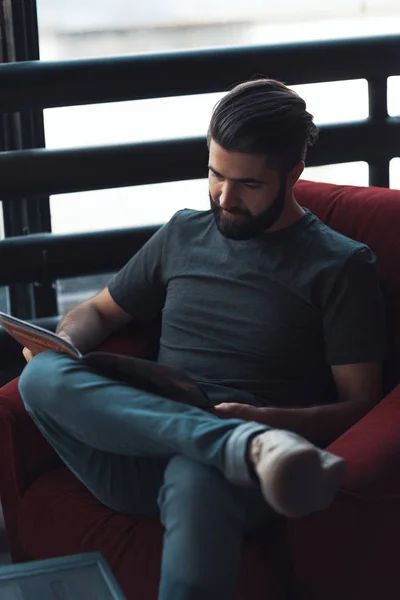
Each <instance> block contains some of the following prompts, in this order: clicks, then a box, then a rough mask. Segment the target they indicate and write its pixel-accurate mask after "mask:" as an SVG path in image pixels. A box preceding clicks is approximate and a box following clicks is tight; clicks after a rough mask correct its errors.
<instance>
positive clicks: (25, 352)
mask: <svg viewBox="0 0 400 600" xmlns="http://www.w3.org/2000/svg"><path fill="white" fill-rule="evenodd" d="M22 354H23V355H24V358H25V360H26V362H27V363H28V362H29V361H30V360H32V358H33V354H32V352H31V351H30V350H29V348H24V349H23V350H22Z"/></svg>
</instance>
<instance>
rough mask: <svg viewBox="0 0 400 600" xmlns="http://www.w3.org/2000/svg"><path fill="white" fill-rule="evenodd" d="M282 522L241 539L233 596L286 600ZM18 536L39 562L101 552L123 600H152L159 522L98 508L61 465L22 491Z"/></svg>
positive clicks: (156, 577) (160, 533)
mask: <svg viewBox="0 0 400 600" xmlns="http://www.w3.org/2000/svg"><path fill="white" fill-rule="evenodd" d="M286 527H287V526H286V522H285V521H284V520H282V521H277V522H276V524H275V526H274V527H272V528H271V527H270V528H269V529H268V532H267V533H265V532H262V531H261V532H259V533H257V535H256V536H253V537H251V538H249V539H248V540H247V541H246V544H245V548H244V552H243V559H242V564H241V568H240V570H239V580H238V586H237V598H238V599H239V598H240V599H243V600H244V599H245V598H252V600H265V598H266V597H267V598H269V599H271V600H280V599H282V600H283V599H284V598H286V591H285V588H286V586H287V585H288V581H289V577H288V568H289V567H288V559H287V556H288V552H287V547H286V543H285V539H286ZM18 529H19V537H20V539H21V541H22V544H23V546H24V550H25V552H26V554H27V556H29V557H31V558H33V559H35V560H36V559H42V558H49V557H56V556H63V555H64V556H65V555H68V554H76V553H80V552H91V551H100V552H101V553H102V554H103V556H104V557H105V558H106V559H107V561H108V562H109V564H110V566H111V569H112V571H113V573H114V574H115V576H116V578H117V579H118V581H119V583H120V585H121V587H122V589H123V591H124V593H125V594H126V596H127V598H132V599H133V598H140V600H156V598H157V590H158V583H159V577H160V564H161V549H162V539H163V528H162V525H161V523H160V521H159V519H158V518H155V517H154V518H152V517H133V516H129V515H123V514H120V513H117V512H114V511H113V510H111V509H109V508H107V507H106V506H104V505H102V504H101V503H100V502H99V501H98V500H97V499H96V498H95V497H94V496H93V495H92V494H91V493H90V492H89V491H87V490H86V488H85V487H84V486H83V484H82V483H81V482H80V481H78V480H77V479H76V478H75V476H74V475H73V474H72V473H71V472H70V471H69V470H68V469H67V468H65V467H58V468H55V469H53V470H51V471H49V472H47V473H45V474H44V475H41V476H40V477H39V478H38V479H37V480H36V481H35V482H34V483H33V484H32V485H31V486H30V488H29V489H28V490H27V492H26V493H25V495H24V497H23V500H22V504H21V510H20V514H19V523H18Z"/></svg>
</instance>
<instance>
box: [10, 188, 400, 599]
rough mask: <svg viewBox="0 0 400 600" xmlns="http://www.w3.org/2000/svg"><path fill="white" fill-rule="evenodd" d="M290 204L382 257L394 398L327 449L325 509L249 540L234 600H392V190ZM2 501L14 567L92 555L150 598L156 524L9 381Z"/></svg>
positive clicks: (133, 592) (399, 241)
mask: <svg viewBox="0 0 400 600" xmlns="http://www.w3.org/2000/svg"><path fill="white" fill-rule="evenodd" d="M297 198H298V200H299V202H300V203H301V204H302V205H303V206H307V207H308V208H310V209H311V210H312V211H313V212H314V213H315V214H316V215H317V216H319V217H320V218H321V219H322V220H324V221H325V222H326V223H328V224H329V225H330V226H331V227H333V228H334V229H337V230H338V231H340V232H342V233H344V234H345V235H348V236H350V237H353V238H355V239H358V240H360V241H362V242H365V243H367V244H368V245H369V246H370V247H371V248H372V249H373V250H374V251H375V252H376V254H377V256H378V259H379V269H380V276H381V284H382V289H383V292H384V295H385V299H386V304H387V315H388V330H389V338H390V359H389V361H388V363H387V365H386V369H385V386H386V391H389V390H392V391H391V393H389V395H388V396H387V397H386V398H385V399H384V400H382V402H381V403H380V404H379V405H378V406H377V407H375V408H374V409H373V410H372V411H371V412H370V413H369V414H368V415H367V416H366V417H365V418H364V419H362V420H361V421H360V422H359V423H357V424H356V425H355V426H354V427H352V428H351V429H350V430H349V431H347V432H346V433H345V434H344V435H342V436H341V437H340V438H339V439H338V440H336V441H335V442H334V443H333V444H332V445H331V446H330V449H331V450H332V452H335V453H336V454H338V455H340V456H343V457H344V458H345V459H346V460H347V464H348V469H347V474H346V479H345V482H344V484H343V487H342V489H341V491H340V493H339V495H338V497H337V499H336V500H335V501H334V503H333V504H332V506H331V507H330V508H329V509H328V510H327V511H324V512H320V513H315V514H313V515H311V516H310V517H307V518H305V519H299V520H291V521H286V520H284V519H282V520H279V521H277V522H276V524H275V526H274V527H273V528H272V529H268V530H267V531H266V532H264V531H260V532H258V534H257V535H255V536H252V537H251V538H249V539H248V540H246V543H245V546H244V550H243V559H242V563H241V567H240V572H239V576H238V585H237V598H238V599H239V598H240V599H246V600H258V599H260V600H261V599H263V600H267V599H268V600H278V599H279V600H280V599H282V600H283V599H285V598H289V597H290V598H295V599H302V600H338V599H339V598H340V599H341V600H355V599H358V598H362V599H363V600H376V599H377V598H385V600H390V599H392V598H393V599H398V598H400V578H399V577H398V573H397V562H398V557H397V554H396V547H397V545H398V540H399V539H400V386H398V387H396V386H397V384H398V382H399V380H400V192H399V191H393V190H384V189H378V188H353V187H348V186H346V187H345V186H334V185H329V184H317V183H310V182H305V181H303V182H300V183H299V184H298V185H297ZM155 340H156V336H155V335H154V333H153V335H152V336H143V335H135V336H132V334H131V333H130V334H129V332H127V333H126V335H125V336H124V338H121V337H119V338H118V339H117V341H115V340H114V342H113V343H114V346H113V347H114V348H118V351H120V352H126V353H133V354H139V355H140V356H150V355H151V354H152V353H153V352H154V346H153V345H152V344H153V343H154V341H155ZM109 349H110V348H109ZM111 349H112V348H111ZM0 496H1V500H2V504H3V510H4V516H5V523H6V528H7V533H8V537H9V543H10V548H11V554H12V558H13V561H14V562H18V561H24V560H30V559H40V558H46V557H53V556H60V555H67V554H74V553H78V552H87V551H92V550H100V551H101V552H102V553H103V555H104V556H105V558H106V559H107V560H108V561H109V563H110V565H111V568H112V569H113V571H114V573H115V575H116V577H117V579H118V580H119V582H120V584H121V586H122V588H123V590H124V591H125V594H126V596H127V598H128V600H135V599H136V598H137V599H139V598H140V599H141V600H155V598H156V597H157V586H158V581H159V570H160V555H161V543H162V533H163V532H162V528H161V525H160V523H159V521H158V520H157V519H152V518H143V517H140V518H134V517H129V516H125V515H120V514H118V513H115V512H113V511H112V510H110V509H108V508H106V507H104V506H102V505H101V504H100V503H99V502H98V501H97V500H96V499H95V498H94V497H93V496H92V495H91V494H90V493H89V492H88V491H87V490H86V489H85V488H84V487H83V486H82V484H80V483H79V482H78V481H77V480H76V478H75V477H74V476H73V475H72V474H71V473H70V472H69V471H68V470H67V469H66V468H65V467H63V465H62V464H61V463H60V460H59V459H58V457H57V456H56V454H55V453H54V451H53V450H52V449H51V448H50V447H49V445H48V444H47V442H46V441H45V440H44V438H43V437H42V436H41V434H40V433H39V432H38V430H37V429H36V428H35V426H34V424H33V423H32V421H31V420H30V418H29V417H28V415H27V413H26V412H25V410H24V408H23V405H22V402H21V399H20V397H19V394H18V389H17V380H14V381H12V382H11V383H9V384H8V385H6V386H4V387H3V388H2V389H0Z"/></svg>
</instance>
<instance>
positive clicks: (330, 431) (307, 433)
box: [243, 401, 373, 446]
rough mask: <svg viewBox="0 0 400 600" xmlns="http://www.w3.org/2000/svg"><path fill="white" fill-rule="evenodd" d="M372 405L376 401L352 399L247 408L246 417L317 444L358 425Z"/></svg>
mask: <svg viewBox="0 0 400 600" xmlns="http://www.w3.org/2000/svg"><path fill="white" fill-rule="evenodd" d="M372 408H373V404H371V405H369V404H363V403H360V402H352V401H347V402H338V403H337V404H328V405H325V406H312V407H308V408H273V407H267V408H255V407H254V408H253V407H248V411H249V412H247V414H246V416H245V413H243V418H246V419H248V418H251V419H252V420H254V421H258V422H260V423H263V424H265V425H270V426H271V427H276V428H278V429H288V430H290V431H295V432H296V433H298V434H299V435H301V436H303V437H305V438H306V439H308V440H310V441H311V442H313V443H314V444H318V445H320V446H324V445H328V444H330V443H331V442H333V441H334V440H335V439H337V438H338V437H339V436H341V435H342V433H344V432H345V431H347V429H349V428H350V427H352V426H353V425H355V423H357V421H359V420H360V419H362V418H363V417H364V416H365V415H366V414H367V413H368V412H369V411H370V410H371V409H372ZM246 409H247V407H246ZM250 413H251V414H250Z"/></svg>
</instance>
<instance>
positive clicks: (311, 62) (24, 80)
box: [0, 35, 400, 112]
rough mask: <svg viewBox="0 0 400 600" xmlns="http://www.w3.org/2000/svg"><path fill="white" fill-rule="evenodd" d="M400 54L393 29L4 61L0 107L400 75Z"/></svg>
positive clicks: (0, 71) (3, 109)
mask: <svg viewBox="0 0 400 600" xmlns="http://www.w3.org/2000/svg"><path fill="white" fill-rule="evenodd" d="M399 54H400V36H399V35H391V36H379V37H371V38H355V39H347V40H343V39H338V40H329V41H312V42H301V43H295V44H279V45H265V46H251V47H234V48H217V49H206V50H188V51H184V52H181V51H179V52H165V53H160V54H139V55H131V56H119V57H112V58H93V59H86V60H69V61H62V62H60V61H54V62H42V61H31V62H26V63H20V64H17V63H16V64H9V65H1V66H0V112H6V111H10V112H14V111H16V110H21V109H23V108H26V107H29V108H50V107H56V106H72V105H82V104H96V103H103V102H116V101H122V100H139V99H144V98H158V97H166V96H180V95H185V94H202V93H207V92H216V91H222V90H225V89H226V88H228V87H230V86H232V85H234V84H235V83H238V82H240V81H243V80H245V79H249V78H251V77H254V76H257V75H266V76H268V77H273V78H277V79H281V80H283V81H285V82H287V83H289V84H290V85H294V84H300V83H315V82H320V81H337V80H346V79H356V78H367V79H368V78H372V77H377V76H385V75H387V76H389V75H398V74H400V61H399ZM21 90H24V92H23V93H21Z"/></svg>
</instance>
